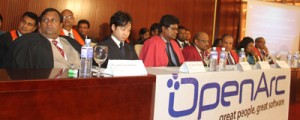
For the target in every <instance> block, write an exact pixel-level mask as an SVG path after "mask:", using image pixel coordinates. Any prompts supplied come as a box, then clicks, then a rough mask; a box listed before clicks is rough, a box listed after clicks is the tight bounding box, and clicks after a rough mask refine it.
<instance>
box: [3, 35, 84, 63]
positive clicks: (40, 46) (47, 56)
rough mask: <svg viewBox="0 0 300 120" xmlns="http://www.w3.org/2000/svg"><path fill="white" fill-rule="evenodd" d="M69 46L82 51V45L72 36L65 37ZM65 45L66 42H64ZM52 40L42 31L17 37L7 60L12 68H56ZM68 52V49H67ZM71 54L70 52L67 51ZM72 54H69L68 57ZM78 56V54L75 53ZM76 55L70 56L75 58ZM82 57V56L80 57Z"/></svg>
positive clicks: (65, 47)
mask: <svg viewBox="0 0 300 120" xmlns="http://www.w3.org/2000/svg"><path fill="white" fill-rule="evenodd" d="M63 38H64V39H65V40H66V42H68V43H69V45H70V46H71V47H69V46H63V47H64V51H65V49H68V48H69V49H73V50H76V51H77V52H78V54H79V53H80V50H81V45H80V44H78V43H77V42H76V41H75V40H74V39H71V38H70V37H63ZM63 45H64V44H63ZM52 49H53V48H52V46H51V43H50V41H49V40H48V39H47V38H45V37H44V36H42V35H41V34H40V33H30V34H26V35H23V36H22V37H20V38H18V39H16V40H15V41H14V42H13V44H12V46H11V47H10V50H9V56H8V58H7V61H8V63H9V66H8V67H11V68H54V64H55V63H54V60H55V59H54V58H55V57H54V56H53V55H54V53H53V51H54V50H52ZM66 52H67V51H66ZM65 54H69V52H67V53H65ZM69 56H72V55H67V57H69ZM75 56H76V55H75ZM73 58H75V57H70V58H69V59H73ZM78 59H80V58H78Z"/></svg>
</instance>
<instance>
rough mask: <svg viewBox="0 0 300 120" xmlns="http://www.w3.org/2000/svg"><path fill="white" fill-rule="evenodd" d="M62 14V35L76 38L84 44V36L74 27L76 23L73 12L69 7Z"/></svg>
mask: <svg viewBox="0 0 300 120" xmlns="http://www.w3.org/2000/svg"><path fill="white" fill-rule="evenodd" d="M61 15H62V16H63V26H62V28H63V29H62V30H61V31H60V35H62V36H69V37H71V38H73V39H75V40H76V41H77V42H78V43H79V44H81V45H84V39H85V38H84V36H83V35H81V34H80V33H78V32H77V31H76V30H75V29H74V28H73V25H74V23H75V18H74V14H73V12H72V11H71V10H69V9H65V10H63V11H62V12H61Z"/></svg>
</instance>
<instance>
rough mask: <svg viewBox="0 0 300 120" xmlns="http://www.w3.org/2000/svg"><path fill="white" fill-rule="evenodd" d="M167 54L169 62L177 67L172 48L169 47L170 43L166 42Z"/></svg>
mask: <svg viewBox="0 0 300 120" xmlns="http://www.w3.org/2000/svg"><path fill="white" fill-rule="evenodd" d="M167 54H168V55H170V58H171V61H172V63H173V64H174V65H175V66H177V65H178V64H177V62H176V58H175V55H174V53H173V50H172V47H171V43H170V41H167Z"/></svg>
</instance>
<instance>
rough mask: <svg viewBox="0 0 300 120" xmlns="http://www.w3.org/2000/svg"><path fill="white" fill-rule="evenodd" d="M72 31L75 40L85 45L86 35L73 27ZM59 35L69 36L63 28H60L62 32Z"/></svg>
mask: <svg viewBox="0 0 300 120" xmlns="http://www.w3.org/2000/svg"><path fill="white" fill-rule="evenodd" d="M72 32H73V36H74V39H73V40H76V41H77V42H78V43H79V44H80V45H84V43H85V42H84V39H85V37H84V36H83V35H82V34H80V33H79V32H77V30H75V29H73V28H72ZM59 35H61V36H68V35H65V33H64V31H63V29H61V30H60V34H59ZM68 37H69V36H68ZM70 38H71V37H70Z"/></svg>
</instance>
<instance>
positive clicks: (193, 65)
mask: <svg viewBox="0 0 300 120" xmlns="http://www.w3.org/2000/svg"><path fill="white" fill-rule="evenodd" d="M179 71H180V72H187V73H194V72H205V68H204V65H203V62H201V61H199V62H198V61H197V62H196V61H193V62H191V61H189V62H184V63H183V64H182V65H181V66H180V69H179Z"/></svg>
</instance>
